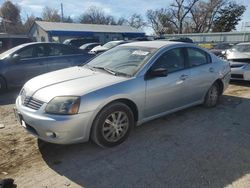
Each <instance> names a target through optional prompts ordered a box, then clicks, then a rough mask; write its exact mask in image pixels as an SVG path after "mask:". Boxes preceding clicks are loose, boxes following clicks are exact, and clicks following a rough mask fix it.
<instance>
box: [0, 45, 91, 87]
mask: <svg viewBox="0 0 250 188" xmlns="http://www.w3.org/2000/svg"><path fill="white" fill-rule="evenodd" d="M91 57H92V55H91V54H88V53H84V52H82V51H81V50H79V49H77V48H73V47H71V46H67V45H64V44H57V43H27V44H22V45H19V46H16V47H14V48H12V49H10V50H8V51H6V52H4V53H2V54H0V91H2V90H5V89H6V88H11V87H19V86H22V85H23V84H24V83H25V82H26V81H28V80H29V79H31V78H33V77H34V76H37V75H40V74H43V73H46V72H50V71H54V70H58V69H62V68H66V67H71V66H75V65H78V64H81V63H84V62H86V61H87V60H88V59H89V58H91Z"/></svg>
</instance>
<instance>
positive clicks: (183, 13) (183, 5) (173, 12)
mask: <svg viewBox="0 0 250 188" xmlns="http://www.w3.org/2000/svg"><path fill="white" fill-rule="evenodd" d="M198 1H199V0H174V2H173V3H172V4H171V5H170V7H171V8H170V9H169V11H170V12H169V15H170V17H169V19H168V21H169V22H171V23H172V24H173V25H174V26H175V27H176V29H177V31H178V33H179V34H181V33H182V32H183V24H184V22H185V18H186V17H187V15H188V14H189V13H190V11H191V9H192V8H193V6H194V5H195V4H196V3H197V2H198Z"/></svg>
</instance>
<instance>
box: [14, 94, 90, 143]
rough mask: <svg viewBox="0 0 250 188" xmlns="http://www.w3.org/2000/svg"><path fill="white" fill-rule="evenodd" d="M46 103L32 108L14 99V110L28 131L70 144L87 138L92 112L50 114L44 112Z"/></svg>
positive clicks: (44, 138)
mask: <svg viewBox="0 0 250 188" xmlns="http://www.w3.org/2000/svg"><path fill="white" fill-rule="evenodd" d="M45 107H46V103H45V104H43V105H42V106H41V108H40V109H39V110H33V109H31V108H28V107H26V106H23V105H22V104H21V97H20V96H18V98H17V100H16V112H17V116H18V117H19V118H20V122H21V124H22V125H23V127H25V128H26V130H27V131H28V132H30V133H31V134H33V135H34V136H36V137H38V138H39V139H41V140H44V141H46V142H51V143H56V144H71V143H78V142H86V141H88V140H89V135H90V129H91V125H92V115H93V112H86V113H81V114H76V115H51V114H46V113H45Z"/></svg>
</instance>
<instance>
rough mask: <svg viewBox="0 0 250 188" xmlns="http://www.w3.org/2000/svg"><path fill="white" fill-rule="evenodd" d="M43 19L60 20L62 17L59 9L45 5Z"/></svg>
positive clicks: (49, 20) (48, 20)
mask: <svg viewBox="0 0 250 188" xmlns="http://www.w3.org/2000/svg"><path fill="white" fill-rule="evenodd" d="M42 19H43V20H44V21H47V22H60V21H61V17H60V14H59V13H58V10H57V9H53V8H50V7H44V9H43V12H42Z"/></svg>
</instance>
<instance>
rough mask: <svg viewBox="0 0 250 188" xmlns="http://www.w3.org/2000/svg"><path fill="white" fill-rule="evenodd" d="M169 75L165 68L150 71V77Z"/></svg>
mask: <svg viewBox="0 0 250 188" xmlns="http://www.w3.org/2000/svg"><path fill="white" fill-rule="evenodd" d="M167 75H168V70H167V69H166V68H163V67H158V68H153V69H151V70H149V72H148V76H149V77H166V76H167Z"/></svg>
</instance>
